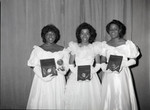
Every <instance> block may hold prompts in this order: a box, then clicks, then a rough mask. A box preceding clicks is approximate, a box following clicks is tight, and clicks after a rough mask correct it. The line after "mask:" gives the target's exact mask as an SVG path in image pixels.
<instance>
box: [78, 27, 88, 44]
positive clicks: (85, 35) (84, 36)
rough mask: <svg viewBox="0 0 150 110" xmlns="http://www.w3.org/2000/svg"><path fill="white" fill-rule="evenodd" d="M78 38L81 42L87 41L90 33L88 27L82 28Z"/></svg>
mask: <svg viewBox="0 0 150 110" xmlns="http://www.w3.org/2000/svg"><path fill="white" fill-rule="evenodd" d="M80 38H81V42H82V43H88V42H89V38H90V33H89V30H88V29H82V30H81V33H80Z"/></svg>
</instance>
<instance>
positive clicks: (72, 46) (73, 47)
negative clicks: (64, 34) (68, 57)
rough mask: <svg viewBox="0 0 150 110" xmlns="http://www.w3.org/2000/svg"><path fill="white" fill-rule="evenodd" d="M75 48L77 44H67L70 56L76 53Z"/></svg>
mask: <svg viewBox="0 0 150 110" xmlns="http://www.w3.org/2000/svg"><path fill="white" fill-rule="evenodd" d="M77 46H78V44H77V43H76V42H73V41H71V42H69V45H68V48H67V49H68V51H69V52H70V53H71V54H72V55H74V54H75V53H76V50H77Z"/></svg>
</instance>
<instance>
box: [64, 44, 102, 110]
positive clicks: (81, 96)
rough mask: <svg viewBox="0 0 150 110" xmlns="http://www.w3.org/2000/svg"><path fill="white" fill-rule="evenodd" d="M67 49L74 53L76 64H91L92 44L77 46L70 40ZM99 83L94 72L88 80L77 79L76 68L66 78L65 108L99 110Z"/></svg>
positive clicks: (92, 55) (92, 56)
mask: <svg viewBox="0 0 150 110" xmlns="http://www.w3.org/2000/svg"><path fill="white" fill-rule="evenodd" d="M68 50H69V51H71V53H72V54H75V62H76V66H79V65H91V66H92V64H93V62H94V57H95V55H96V54H95V51H94V46H93V45H92V44H89V45H88V46H83V47H79V46H78V44H77V43H75V42H70V43H69V47H68ZM100 103H101V84H100V81H99V78H98V76H97V74H96V73H94V74H93V77H92V79H91V80H90V81H77V68H76V70H74V71H72V73H71V75H70V76H69V79H68V80H67V85H66V92H65V109H66V110H72V109H73V110H100Z"/></svg>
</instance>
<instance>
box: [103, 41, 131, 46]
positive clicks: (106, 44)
mask: <svg viewBox="0 0 150 110" xmlns="http://www.w3.org/2000/svg"><path fill="white" fill-rule="evenodd" d="M103 42H104V44H105V45H107V46H109V47H113V48H119V47H122V46H126V45H127V44H128V43H129V40H127V41H126V42H125V43H124V44H121V45H118V46H112V45H109V44H107V42H106V41H103Z"/></svg>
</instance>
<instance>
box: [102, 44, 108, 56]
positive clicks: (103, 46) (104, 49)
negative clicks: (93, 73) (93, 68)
mask: <svg viewBox="0 0 150 110" xmlns="http://www.w3.org/2000/svg"><path fill="white" fill-rule="evenodd" d="M106 51H107V46H106V41H103V42H102V43H101V55H102V56H106Z"/></svg>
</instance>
